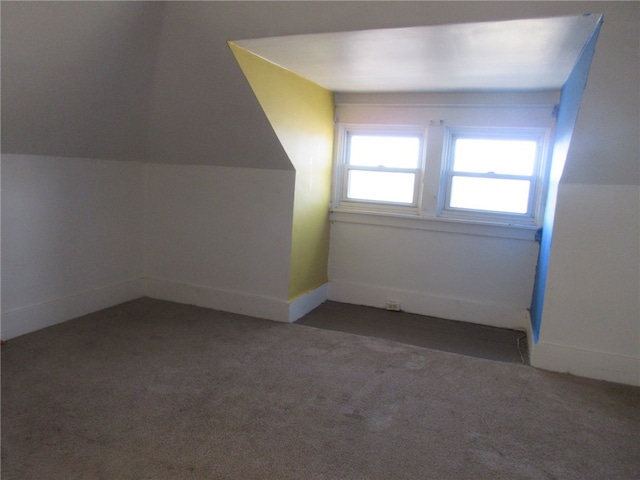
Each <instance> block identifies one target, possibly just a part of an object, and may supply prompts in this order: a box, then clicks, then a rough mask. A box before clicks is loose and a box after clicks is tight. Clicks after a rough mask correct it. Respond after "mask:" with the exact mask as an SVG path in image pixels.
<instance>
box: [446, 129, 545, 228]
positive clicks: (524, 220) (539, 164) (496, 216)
mask: <svg viewBox="0 0 640 480" xmlns="http://www.w3.org/2000/svg"><path fill="white" fill-rule="evenodd" d="M457 137H477V138H504V139H522V140H534V141H535V142H536V144H537V146H538V147H537V154H536V165H535V169H534V172H533V174H532V175H531V176H530V177H529V178H530V179H531V180H530V181H531V186H532V188H531V191H530V193H529V201H528V207H527V212H526V213H524V214H516V213H504V212H491V211H482V210H465V209H462V208H451V207H449V206H448V204H449V199H450V195H451V178H452V176H453V175H452V173H451V171H452V163H453V153H454V152H453V143H454V141H455V139H456V138H457ZM549 138H550V129H549V128H539V127H537V128H534V127H520V128H504V127H455V126H451V127H445V132H444V145H443V149H442V170H441V172H440V184H439V191H440V194H439V195H438V207H437V212H438V216H440V217H443V218H449V219H460V220H475V221H487V222H492V223H494V222H495V223H503V224H509V225H519V224H520V225H540V224H541V223H542V213H543V211H544V210H543V208H544V205H543V203H544V202H543V201H542V200H543V198H544V195H545V193H546V183H547V182H546V176H547V165H548V163H549V161H548V155H549V153H548V151H549Z"/></svg>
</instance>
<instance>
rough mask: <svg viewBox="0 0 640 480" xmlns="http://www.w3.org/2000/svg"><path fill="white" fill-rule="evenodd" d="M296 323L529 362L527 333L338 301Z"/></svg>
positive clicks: (467, 353)
mask: <svg viewBox="0 0 640 480" xmlns="http://www.w3.org/2000/svg"><path fill="white" fill-rule="evenodd" d="M296 323H298V324H299V325H307V326H310V327H317V328H324V329H327V330H335V331H338V332H347V333H355V334H358V335H367V336H370V337H377V338H386V339H387V340H393V341H394V342H400V343H405V344H407V345H415V346H418V347H426V348H431V349H434V350H441V351H443V352H451V353H458V354H460V355H469V356H471V357H477V358H485V359H487V360H498V361H501V362H514V363H524V364H526V363H528V362H529V352H528V347H527V334H526V333H525V332H521V331H518V330H510V329H506V328H496V327H489V326H486V325H478V324H473V323H468V322H457V321H452V320H445V319H442V318H435V317H426V316H423V315H415V314H411V313H406V312H390V311H387V310H383V309H381V308H373V307H365V306H361V305H348V304H345V303H338V302H325V303H323V304H322V305H320V306H319V307H318V308H316V309H315V310H314V311H313V312H310V313H309V314H308V315H306V316H305V317H303V318H301V319H300V320H298V322H296Z"/></svg>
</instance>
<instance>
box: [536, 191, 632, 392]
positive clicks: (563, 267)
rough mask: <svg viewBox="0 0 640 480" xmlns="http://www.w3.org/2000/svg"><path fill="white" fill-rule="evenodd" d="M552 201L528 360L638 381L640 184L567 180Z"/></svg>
mask: <svg viewBox="0 0 640 480" xmlns="http://www.w3.org/2000/svg"><path fill="white" fill-rule="evenodd" d="M558 205H560V206H561V208H558V210H557V213H556V228H555V231H554V238H553V248H552V254H551V262H550V266H549V280H548V283H547V294H546V297H545V306H544V317H543V321H542V329H541V334H540V342H539V343H538V345H535V346H534V348H533V349H532V352H533V356H532V363H533V364H534V365H535V366H537V367H540V368H546V369H549V370H557V371H563V372H570V373H573V374H576V375H581V376H587V377H592V378H598V379H604V380H610V381H615V382H621V383H629V384H635V385H640V215H639V214H638V212H639V211H640V188H639V187H637V186H634V185H624V186H620V185H576V184H567V185H563V186H562V188H561V189H560V193H559V196H558ZM630 212H635V213H636V214H635V215H629V213H630Z"/></svg>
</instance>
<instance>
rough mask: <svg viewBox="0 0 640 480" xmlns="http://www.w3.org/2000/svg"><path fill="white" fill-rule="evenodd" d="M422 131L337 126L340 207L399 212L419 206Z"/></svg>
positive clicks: (400, 128)
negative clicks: (396, 210) (338, 127)
mask: <svg viewBox="0 0 640 480" xmlns="http://www.w3.org/2000/svg"><path fill="white" fill-rule="evenodd" d="M424 132H425V129H424V128H421V127H398V126H387V127H385V126H364V125H341V126H340V133H339V144H340V154H339V157H340V160H341V161H340V167H341V168H340V172H339V173H340V188H339V191H340V194H339V197H340V198H339V202H340V205H341V206H343V207H344V206H352V207H360V208H365V209H366V208H373V209H376V208H377V209H391V210H393V209H400V210H402V209H403V208H410V209H411V208H413V209H416V208H417V207H418V206H419V198H420V189H421V183H422V173H423V165H424V142H425V135H424Z"/></svg>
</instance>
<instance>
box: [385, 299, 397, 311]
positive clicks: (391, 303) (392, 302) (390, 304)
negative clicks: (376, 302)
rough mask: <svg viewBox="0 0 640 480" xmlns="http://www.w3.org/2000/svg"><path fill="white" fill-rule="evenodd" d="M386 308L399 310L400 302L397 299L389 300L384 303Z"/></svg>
mask: <svg viewBox="0 0 640 480" xmlns="http://www.w3.org/2000/svg"><path fill="white" fill-rule="evenodd" d="M384 308H385V309H387V310H390V311H392V312H399V311H400V302H396V301H395V300H387V303H385V304H384Z"/></svg>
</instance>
